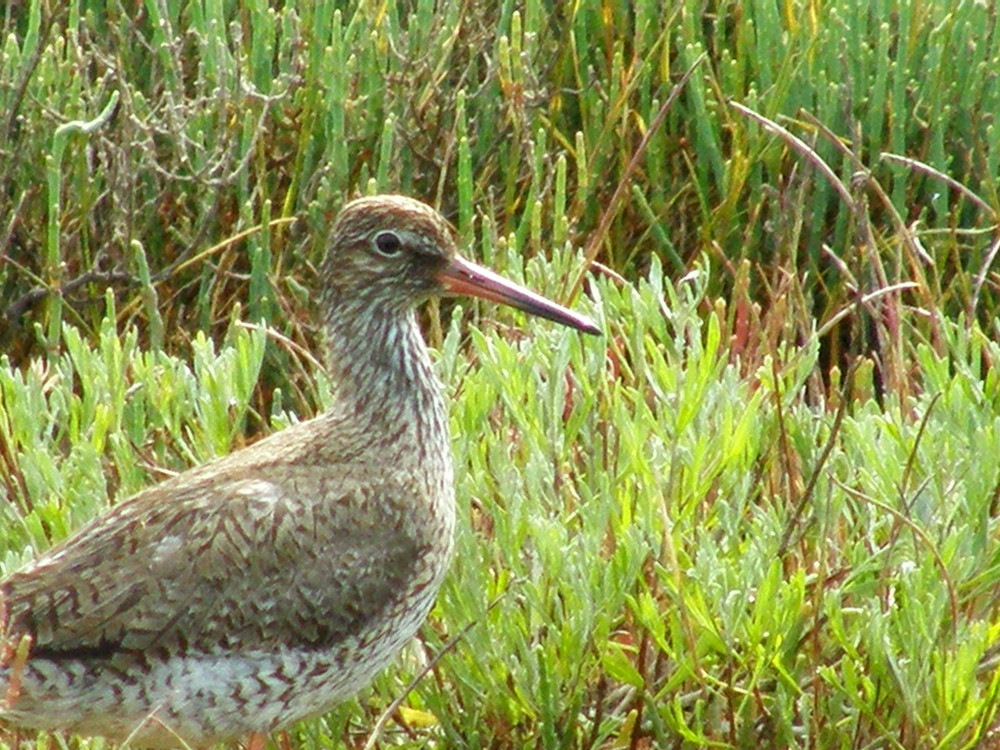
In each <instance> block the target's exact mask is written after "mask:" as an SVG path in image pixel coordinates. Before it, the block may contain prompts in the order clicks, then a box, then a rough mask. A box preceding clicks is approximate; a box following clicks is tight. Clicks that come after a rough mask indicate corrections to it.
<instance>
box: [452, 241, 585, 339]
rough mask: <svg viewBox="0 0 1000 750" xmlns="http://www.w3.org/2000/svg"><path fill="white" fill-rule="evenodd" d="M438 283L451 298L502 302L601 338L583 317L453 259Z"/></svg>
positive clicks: (475, 266) (470, 264) (512, 283)
mask: <svg viewBox="0 0 1000 750" xmlns="http://www.w3.org/2000/svg"><path fill="white" fill-rule="evenodd" d="M437 279H438V281H440V282H441V283H442V284H443V285H444V288H445V289H446V290H447V291H449V292H451V293H452V294H467V295H469V296H472V297H482V298H483V299H488V300H492V301H493V302H501V303H503V304H505V305H510V306H511V307H516V308H517V309H518V310H524V312H526V313H531V314H532V315H538V316H540V317H542V318H547V319H549V320H554V321H555V322H556V323H562V324H563V325H565V326H569V327H570V328H576V329H577V330H578V331H585V332H586V333H593V334H600V333H601V329H600V328H598V327H597V325H596V324H595V323H594V321H592V320H591V319H590V318H588V317H587V316H586V315H581V314H580V313H576V312H573V311H572V310H570V309H569V308H566V307H563V306H562V305H560V304H557V303H555V302H552V301H551V300H547V299H545V297H543V296H541V295H540V294H535V293H534V292H532V291H530V290H528V289H525V288H524V287H523V286H521V285H519V284H515V283H514V282H513V281H509V280H507V279H505V278H504V277H503V276H501V275H500V274H497V273H494V272H493V271H491V270H490V269H488V268H484V267H483V266H480V265H477V264H475V263H472V262H471V261H468V260H466V259H465V258H462V257H459V256H457V255H456V256H455V257H454V258H452V259H451V260H450V261H449V262H448V265H447V266H445V267H444V268H443V269H441V270H440V271H439V272H438V273H437Z"/></svg>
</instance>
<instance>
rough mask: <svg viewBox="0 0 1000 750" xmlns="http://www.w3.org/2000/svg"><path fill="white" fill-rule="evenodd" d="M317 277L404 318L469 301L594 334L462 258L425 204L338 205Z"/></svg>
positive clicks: (448, 230) (350, 297) (396, 198)
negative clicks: (430, 306) (441, 300)
mask: <svg viewBox="0 0 1000 750" xmlns="http://www.w3.org/2000/svg"><path fill="white" fill-rule="evenodd" d="M322 277H323V284H324V285H325V286H326V288H327V292H328V293H331V294H334V295H335V296H336V297H337V298H338V299H339V300H341V301H343V302H355V303H358V304H364V305H374V306H376V307H378V308H381V309H385V310H397V311H408V310H410V309H412V308H414V307H416V306H417V305H419V304H420V303H421V302H424V301H426V300H427V299H430V298H431V297H435V296H440V295H448V294H459V295H469V296H474V297H481V298H483V299H488V300H492V301H494V302H500V303H502V304H505V305H510V306H512V307H516V308H518V309H519V310H524V311H525V312H528V313H531V314H533V315H539V316H541V317H544V318H548V319H549V320H553V321H556V322H557V323H562V324H563V325H567V326H570V327H571V328H576V329H578V330H581V331H586V332H587V333H599V332H600V331H599V329H598V328H597V326H596V325H595V324H594V323H593V321H591V320H590V319H589V318H588V317H586V316H584V315H580V314H579V313H575V312H573V311H572V310H569V309H567V308H565V307H563V306H562V305H559V304H557V303H555V302H552V301H550V300H548V299H545V298H544V297H542V296H540V295H538V294H535V293H534V292H532V291H530V290H528V289H525V288H524V287H522V286H520V285H518V284H515V283H514V282H512V281H509V280H508V279H505V278H503V277H502V276H500V275H498V274H496V273H494V272H493V271H490V270H489V269H488V268H484V267H483V266H480V265H477V264H475V263H472V262H471V261H469V260H466V259H465V258H463V257H462V256H461V255H459V253H458V250H457V247H456V243H455V230H454V228H453V227H452V226H451V224H449V223H448V222H447V220H445V218H444V217H443V216H441V214H439V213H438V212H437V211H435V210H434V209H433V208H431V207H430V206H428V205H426V204H425V203H421V202H420V201H417V200H414V199H413V198H407V197H405V196H401V195H377V196H372V197H369V198H360V199H358V200H355V201H351V202H350V203H348V204H347V205H346V206H344V208H343V209H342V210H341V212H340V215H339V216H338V217H337V220H336V222H335V223H334V226H333V230H332V232H331V234H330V240H329V244H328V247H327V255H326V259H325V260H324V263H323V267H322Z"/></svg>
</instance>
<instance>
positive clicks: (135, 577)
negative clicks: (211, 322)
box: [0, 465, 427, 659]
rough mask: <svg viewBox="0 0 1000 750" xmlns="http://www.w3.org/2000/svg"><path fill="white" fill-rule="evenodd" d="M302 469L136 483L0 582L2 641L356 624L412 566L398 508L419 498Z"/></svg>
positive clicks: (306, 638)
mask: <svg viewBox="0 0 1000 750" xmlns="http://www.w3.org/2000/svg"><path fill="white" fill-rule="evenodd" d="M310 468H312V469H315V467H297V466H295V465H292V466H289V465H285V466H283V467H282V468H281V471H280V472H271V476H270V477H269V476H268V472H266V471H259V470H249V469H248V468H247V467H237V468H236V469H234V470H232V471H229V472H223V473H222V474H221V475H220V474H219V473H218V472H214V473H213V472H201V473H198V472H194V473H191V475H190V478H187V477H188V476H189V475H187V474H185V475H181V476H180V477H178V478H177V479H178V480H183V481H180V482H175V481H171V482H168V483H165V484H163V485H159V486H157V487H154V488H152V489H150V490H147V491H146V492H143V493H140V494H139V495H136V496H135V497H133V498H131V499H130V500H128V501H126V502H125V503H123V504H121V505H119V506H117V507H116V508H115V509H114V510H112V511H111V512H110V513H108V514H106V515H104V516H101V517H100V518H98V519H96V521H95V522H93V523H92V524H91V525H90V526H88V527H85V528H84V529H82V530H81V531H80V532H79V533H77V534H76V535H75V536H73V537H71V538H70V539H68V540H67V541H66V542H64V543H63V544H61V545H59V546H57V547H55V548H53V549H52V550H51V551H50V552H49V553H47V554H45V555H43V556H42V557H40V558H39V559H38V560H37V561H36V562H35V563H34V564H32V565H30V566H28V567H27V568H25V569H24V570H22V571H19V572H17V573H14V574H13V575H11V576H9V577H8V578H7V579H6V580H5V581H3V582H2V583H0V597H2V604H3V610H2V611H3V612H4V613H5V625H6V626H5V628H4V631H5V633H6V635H7V640H8V642H10V641H11V640H12V639H15V638H18V637H19V636H20V635H22V634H30V635H31V636H32V640H33V645H32V647H31V654H32V657H33V658H34V657H39V656H45V657H46V658H50V659H59V658H67V659H69V658H96V659H116V658H127V657H128V655H129V654H135V653H138V652H142V651H148V650H150V649H158V648H164V649H171V650H174V651H184V650H191V651H196V652H212V651H216V652H217V651H220V650H226V649H228V648H231V647H233V646H234V644H237V643H238V644H239V647H240V648H241V649H247V650H249V649H254V648H259V649H262V650H266V651H271V650H274V649H276V648H277V647H278V646H279V645H280V644H289V643H290V644H297V645H299V646H301V647H303V648H323V647H328V646H331V645H334V644H336V643H338V642H340V641H341V640H342V639H344V638H345V637H348V636H350V635H352V634H356V633H358V632H359V630H360V629H362V628H363V626H364V625H365V624H366V623H367V622H369V621H370V620H371V619H372V618H373V617H376V616H377V615H378V614H379V613H380V612H381V611H382V610H383V609H384V608H385V607H387V606H394V604H395V602H396V601H397V600H394V597H398V596H399V592H400V591H403V590H406V589H407V588H408V586H409V585H410V584H411V583H412V579H413V576H414V575H416V574H417V573H418V566H419V565H420V564H421V563H420V561H421V559H422V557H423V554H424V552H425V551H426V549H425V544H426V543H427V536H426V535H425V534H422V533H421V532H420V530H419V528H416V527H414V525H413V524H412V523H410V522H409V520H408V519H407V518H406V517H405V516H406V514H407V508H411V507H413V501H417V503H418V504H419V499H418V498H412V497H408V496H407V492H412V490H410V489H408V488H405V487H401V486H398V485H393V484H391V483H386V482H379V481H375V482H372V481H362V480H361V479H357V478H355V479H350V478H347V479H344V480H342V481H341V480H338V481H336V482H333V481H332V480H330V479H327V480H321V479H317V478H316V476H315V472H314V471H313V472H310V471H309V469H310ZM279 476H280V479H279V478H277V477H279ZM318 495H322V497H323V498H324V501H323V502H316V498H317V496H318ZM418 526H419V524H418Z"/></svg>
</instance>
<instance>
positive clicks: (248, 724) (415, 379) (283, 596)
mask: <svg viewBox="0 0 1000 750" xmlns="http://www.w3.org/2000/svg"><path fill="white" fill-rule="evenodd" d="M380 229H392V231H393V232H395V233H396V234H397V235H398V236H399V237H400V238H401V239H402V240H403V243H404V247H405V248H406V249H407V253H405V254H403V255H402V256H401V257H399V258H395V259H393V258H386V257H381V256H379V255H378V254H377V253H375V252H372V250H371V247H370V243H371V238H372V235H373V233H375V232H377V231H379V230H380ZM453 253H454V241H453V238H452V231H451V229H450V227H449V225H448V224H447V223H446V222H445V221H444V220H443V219H442V218H441V217H440V216H439V215H438V214H437V213H436V212H434V211H433V210H431V209H429V208H428V207H426V206H424V205H423V204H421V203H419V202H417V201H413V200H410V199H406V198H401V197H395V196H382V197H378V198H371V199H363V200H361V201H356V202H354V203H352V204H350V205H349V206H347V207H346V208H345V210H344V211H343V212H342V213H341V216H340V218H339V219H338V221H337V223H336V225H335V226H334V228H333V230H332V232H331V239H330V242H329V250H328V255H327V258H326V260H325V262H324V264H323V266H322V273H321V279H322V284H323V288H322V290H321V293H320V295H319V300H320V304H321V307H322V315H323V319H324V322H325V324H326V330H327V336H328V346H329V355H330V356H329V368H330V371H331V375H332V379H333V381H334V382H335V384H336V389H335V401H334V404H333V406H332V408H331V409H330V410H329V412H327V413H325V414H323V415H321V416H319V417H317V418H315V419H313V420H311V421H308V422H303V423H301V424H298V425H295V426H292V427H289V428H287V429H285V430H282V431H281V432H279V433H276V434H274V435H272V436H270V437H268V438H266V439H264V440H261V441H260V442H258V443H256V444H254V445H252V446H250V447H248V448H245V449H243V450H240V451H237V452H235V453H233V454H231V455H228V456H225V457H222V458H219V459H217V460H215V461H212V462H210V463H207V464H205V465H203V466H201V467H198V468H195V469H193V470H190V471H188V472H185V473H183V474H181V475H179V476H177V477H175V478H173V479H171V480H169V481H167V482H164V483H162V484H160V485H157V486H155V487H153V488H151V489H149V490H146V491H144V492H141V493H140V494H138V495H135V496H134V497H132V498H129V499H128V500H126V501H124V502H122V503H120V504H118V505H117V506H116V507H114V508H112V509H111V510H110V511H109V512H107V513H106V514H104V515H102V516H101V517H99V518H97V519H95V520H94V521H93V522H92V523H90V524H89V525H87V526H85V527H84V528H82V529H80V530H79V531H78V532H77V533H76V534H74V535H73V536H72V537H70V538H69V539H68V540H66V541H65V542H63V543H61V544H59V545H58V546H56V547H54V548H53V549H51V550H50V551H49V552H47V553H45V554H43V555H42V556H41V557H39V558H38V559H37V560H36V561H35V562H33V563H32V564H30V565H28V566H27V567H26V568H24V569H22V570H20V571H18V572H16V573H14V574H12V575H10V576H9V577H8V578H7V579H5V580H4V581H2V582H0V596H2V604H3V608H4V612H5V621H4V636H5V639H6V642H7V643H8V644H16V643H17V642H18V640H19V639H20V637H21V636H23V635H30V636H31V638H32V641H33V642H32V646H31V649H30V652H29V657H28V660H27V663H26V665H25V666H24V669H23V671H22V672H21V674H20V675H19V677H20V681H21V686H20V690H19V692H18V694H17V695H8V697H7V700H5V701H3V703H0V717H2V719H3V720H4V721H6V722H10V723H13V724H16V725H21V726H25V727H29V728H42V729H59V730H66V731H71V732H75V733H80V734H98V735H104V736H108V737H111V738H112V739H114V740H117V741H124V740H129V741H130V742H132V743H133V744H134V745H137V746H154V747H160V746H162V747H174V746H178V745H180V740H183V741H184V742H185V743H188V744H190V745H195V746H204V745H206V744H209V743H212V742H216V741H222V740H228V739H232V738H236V737H239V736H243V735H246V734H248V733H250V732H261V731H263V732H266V731H271V730H274V729H276V728H280V727H282V726H284V725H286V724H288V723H289V722H291V721H294V720H297V719H299V718H302V717H304V716H308V715H311V714H315V713H318V712H321V711H323V710H325V709H328V708H329V707H330V706H331V705H333V704H335V703H336V702H337V701H339V700H342V699H343V698H344V697H346V696H348V695H350V694H351V693H353V692H355V691H356V690H357V689H358V688H359V687H361V686H362V685H364V684H365V683H366V682H367V681H368V680H369V679H370V678H371V677H372V676H373V675H374V674H375V673H376V672H378V671H379V670H381V669H382V668H383V667H384V666H385V665H386V664H387V663H388V662H389V661H390V660H391V659H392V657H393V655H394V654H395V653H396V652H397V651H398V650H399V648H400V647H401V646H402V645H404V644H405V643H406V642H407V641H408V640H409V639H410V638H411V637H412V636H413V634H414V633H415V631H416V629H417V628H418V627H419V625H420V623H421V622H422V620H423V619H424V617H425V615H426V613H427V611H428V610H429V608H430V606H431V604H432V602H433V599H434V596H435V594H436V592H437V590H438V588H439V586H440V583H441V579H442V576H443V575H444V572H445V570H446V567H447V563H448V559H449V556H450V552H451V546H452V541H451V540H452V530H453V526H454V512H455V511H454V498H453V490H452V468H451V459H450V453H449V438H448V433H447V425H446V415H445V410H444V405H443V403H442V399H441V396H440V389H439V386H438V383H437V381H436V380H435V377H434V375H433V372H432V369H431V364H430V362H429V360H428V357H427V353H426V350H425V347H424V344H423V341H422V339H421V336H420V332H419V330H418V327H417V325H416V322H415V318H414V308H415V307H416V306H417V305H418V304H419V303H420V302H422V301H423V300H425V299H426V298H427V297H429V296H432V295H433V294H436V293H439V292H440V288H439V285H437V284H436V282H435V281H434V271H435V269H436V268H438V267H439V266H441V265H443V264H444V263H445V262H446V261H447V259H448V258H449V257H451V255H452V254H453ZM10 669H11V666H10V664H7V665H5V666H4V667H3V668H0V696H3V695H4V694H5V693H6V692H7V682H8V680H9V678H10Z"/></svg>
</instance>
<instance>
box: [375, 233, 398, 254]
mask: <svg viewBox="0 0 1000 750" xmlns="http://www.w3.org/2000/svg"><path fill="white" fill-rule="evenodd" d="M372 242H374V243H375V249H376V250H378V251H379V252H380V253H381V254H382V255H385V256H391V255H396V254H397V253H398V252H399V251H400V250H402V249H403V241H402V240H401V239H399V235H397V234H396V233H395V232H379V233H378V234H376V235H375V239H374V240H372Z"/></svg>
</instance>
